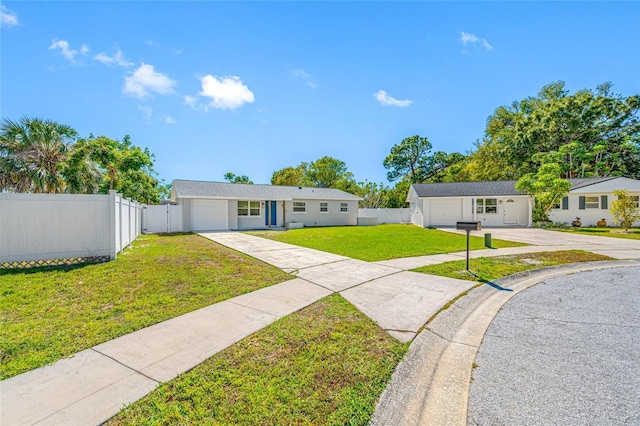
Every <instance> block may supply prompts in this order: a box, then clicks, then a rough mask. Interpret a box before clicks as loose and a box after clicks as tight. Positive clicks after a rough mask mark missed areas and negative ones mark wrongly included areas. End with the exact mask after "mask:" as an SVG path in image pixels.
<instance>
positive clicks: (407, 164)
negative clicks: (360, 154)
mask: <svg viewBox="0 0 640 426" xmlns="http://www.w3.org/2000/svg"><path fill="white" fill-rule="evenodd" d="M431 149H432V146H431V142H429V140H428V139H427V138H425V137H422V136H418V135H415V136H411V137H408V138H405V139H403V140H402V142H400V143H399V144H397V145H394V146H393V147H392V148H391V153H390V154H389V155H388V156H387V157H386V158H385V159H384V161H383V162H382V164H383V165H384V168H385V169H388V170H389V171H388V172H387V179H389V181H390V182H394V181H396V180H398V179H401V178H404V177H407V178H408V179H409V180H410V181H411V182H413V183H419V182H423V181H424V180H425V179H426V177H427V174H428V171H429V170H430V169H431V166H432V162H433V158H432V156H430V155H429V153H430V152H431Z"/></svg>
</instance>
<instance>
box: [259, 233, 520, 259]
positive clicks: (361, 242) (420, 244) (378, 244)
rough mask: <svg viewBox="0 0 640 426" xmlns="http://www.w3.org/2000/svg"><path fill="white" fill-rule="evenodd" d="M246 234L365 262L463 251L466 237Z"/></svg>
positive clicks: (480, 242)
mask: <svg viewBox="0 0 640 426" xmlns="http://www.w3.org/2000/svg"><path fill="white" fill-rule="evenodd" d="M250 234H252V235H257V236H259V237H264V238H269V239H272V240H276V241H281V242H284V243H289V244H295V245H297V246H302V247H307V248H313V249H316V250H322V251H326V252H329V253H334V254H339V255H342V256H348V257H352V258H354V259H360V260H365V261H368V262H376V261H380V260H388V259H397V258H400V257H411V256H426V255H432V254H441V253H452V252H458V251H464V250H466V249H467V237H466V235H460V234H454V233H451V232H445V231H440V230H437V229H426V228H421V227H419V226H415V225H378V226H340V227H319V228H303V229H291V230H288V231H255V232H250ZM492 245H493V247H494V248H503V247H516V246H524V245H527V244H522V243H515V242H511V241H504V240H493V241H492ZM470 248H471V250H478V249H482V248H485V247H484V239H483V238H481V237H473V236H472V237H471V239H470Z"/></svg>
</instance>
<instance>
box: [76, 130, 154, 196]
mask: <svg viewBox="0 0 640 426" xmlns="http://www.w3.org/2000/svg"><path fill="white" fill-rule="evenodd" d="M78 150H79V151H83V150H84V152H86V155H87V157H88V158H89V159H91V161H93V162H95V163H96V164H97V165H98V166H99V167H100V168H101V169H102V170H103V171H104V173H103V176H104V177H103V181H102V183H101V185H100V189H99V190H100V192H105V193H106V192H107V191H108V190H110V189H115V190H116V191H118V192H120V193H122V194H123V195H124V196H125V197H127V198H131V199H134V200H136V201H140V202H143V203H149V204H151V203H157V202H159V201H160V197H161V194H163V189H162V188H161V184H160V182H158V179H157V178H156V173H155V171H154V170H153V160H154V156H153V154H152V153H151V152H150V151H149V150H148V149H147V148H144V149H142V148H140V147H138V146H135V145H133V143H132V142H131V138H130V137H129V135H126V136H125V137H124V138H123V139H122V141H118V140H115V139H110V138H108V137H106V136H99V137H97V138H96V137H94V136H89V138H87V139H85V140H81V141H79V142H78Z"/></svg>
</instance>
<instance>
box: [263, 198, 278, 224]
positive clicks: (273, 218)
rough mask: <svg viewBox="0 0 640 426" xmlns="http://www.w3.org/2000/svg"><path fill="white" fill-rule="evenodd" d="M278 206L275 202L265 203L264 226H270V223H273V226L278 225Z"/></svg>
mask: <svg viewBox="0 0 640 426" xmlns="http://www.w3.org/2000/svg"><path fill="white" fill-rule="evenodd" d="M276 211H277V206H276V202H275V201H266V202H265V203H264V224H265V225H267V226H269V222H271V225H272V226H275V225H276V223H277V215H276Z"/></svg>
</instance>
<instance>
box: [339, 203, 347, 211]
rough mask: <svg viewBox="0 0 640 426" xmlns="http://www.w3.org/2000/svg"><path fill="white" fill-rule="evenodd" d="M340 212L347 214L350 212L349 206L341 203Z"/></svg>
mask: <svg viewBox="0 0 640 426" xmlns="http://www.w3.org/2000/svg"><path fill="white" fill-rule="evenodd" d="M340 211H341V212H342V213H347V212H348V211H349V204H347V203H340Z"/></svg>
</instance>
